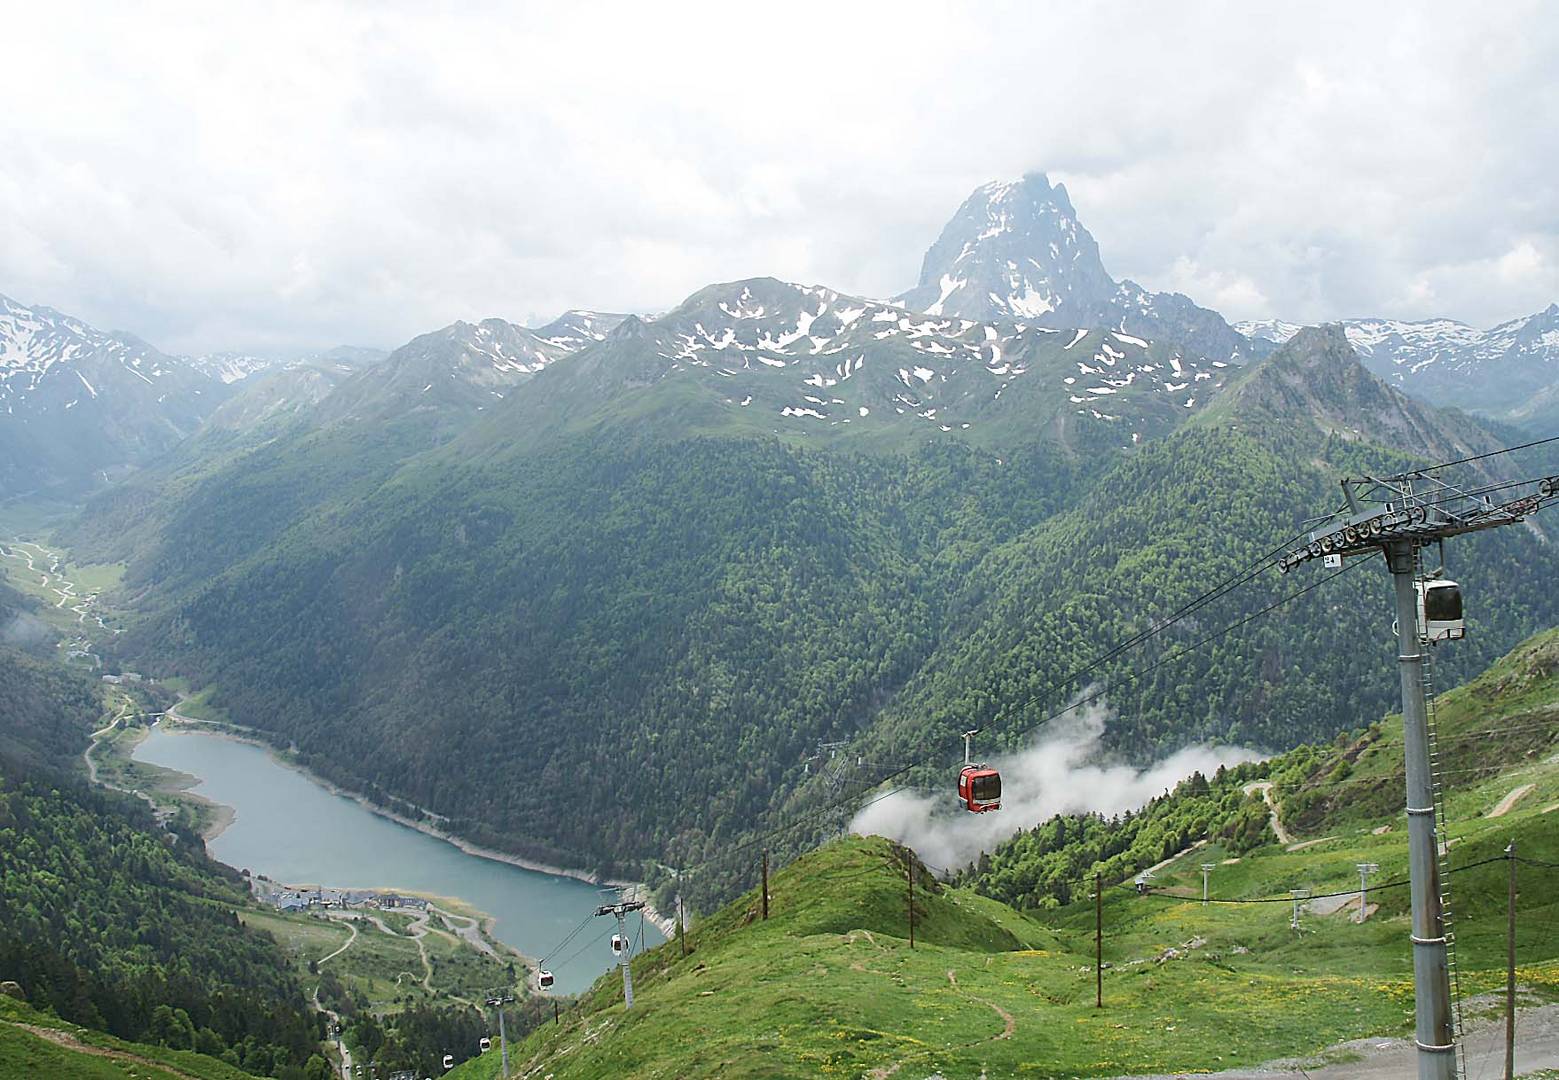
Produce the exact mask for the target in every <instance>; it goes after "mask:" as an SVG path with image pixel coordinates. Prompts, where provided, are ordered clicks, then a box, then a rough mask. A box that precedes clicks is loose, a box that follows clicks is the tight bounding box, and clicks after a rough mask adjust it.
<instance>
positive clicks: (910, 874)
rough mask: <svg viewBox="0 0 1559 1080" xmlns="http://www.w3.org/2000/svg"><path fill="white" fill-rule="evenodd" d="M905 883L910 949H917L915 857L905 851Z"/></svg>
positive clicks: (906, 849)
mask: <svg viewBox="0 0 1559 1080" xmlns="http://www.w3.org/2000/svg"><path fill="white" fill-rule="evenodd" d="M904 881H905V883H906V884H908V886H909V947H910V948H911V949H913V948H914V947H915V856H913V855H911V854H910V851H909V848H905V849H904Z"/></svg>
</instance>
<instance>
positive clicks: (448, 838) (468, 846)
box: [162, 702, 676, 940]
mask: <svg viewBox="0 0 1559 1080" xmlns="http://www.w3.org/2000/svg"><path fill="white" fill-rule="evenodd" d="M181 704H182V702H181ZM178 708H179V707H178V705H172V706H169V708H168V711H167V715H166V717H165V718H164V719H163V721H162V723H164V724H166V725H167V726H168V727H169V728H172V729H183V730H186V731H196V732H203V733H205V734H208V735H215V736H217V737H218V738H224V739H232V740H233V741H235V742H241V743H248V744H249V745H251V746H257V747H259V748H260V749H262V750H264V751H266V753H268V754H269V755H270V756H271V758H272V759H273V760H274V761H275V762H276V763H277V764H278V765H281V766H283V767H284V768H288V769H292V770H293V771H294V772H297V773H299V774H301V775H303V776H304V777H306V778H307V779H308V780H309V781H310V782H311V783H313V784H316V785H318V786H319V787H320V788H322V789H324V790H325V791H328V792H329V793H331V794H332V795H339V796H341V797H343V798H347V799H351V800H352V801H353V802H355V803H357V804H358V805H359V806H361V807H362V808H363V809H365V810H367V811H368V812H369V813H371V814H374V815H375V816H377V817H381V818H384V819H386V820H388V821H393V822H395V823H396V824H397V825H404V826H405V827H407V828H409V829H415V830H416V831H417V832H420V833H422V834H423V835H425V836H431V837H433V838H434V839H435V840H442V841H443V842H444V843H446V844H449V845H451V846H452V847H454V848H456V849H457V850H459V851H461V852H464V853H465V854H467V855H471V856H474V857H475V858H479V859H487V860H489V861H491V862H500V863H507V864H508V865H510V866H514V867H518V868H519V869H521V870H531V871H535V872H537V873H542V874H551V875H552V876H554V877H566V878H573V879H574V880H576V881H583V882H585V883H586V884H588V885H604V886H607V887H608V888H629V889H638V890H639V891H640V892H641V894H642V893H643V892H644V886H643V884H642V883H641V882H635V881H620V880H616V879H603V878H602V877H601V876H600V875H599V874H595V873H592V872H590V871H588V870H576V869H572V868H569V867H564V866H554V865H552V864H550V863H544V862H540V861H539V860H536V859H527V858H525V857H523V856H520V855H513V854H510V853H509V852H506V851H498V850H497V849H495V848H489V847H483V846H482V845H480V844H475V843H472V842H471V841H469V840H467V839H465V838H464V837H461V836H457V835H455V834H454V833H451V832H449V831H448V830H445V829H441V828H439V827H438V826H436V825H431V824H429V823H427V822H425V821H417V820H414V819H412V818H409V817H407V816H406V815H404V814H401V813H398V812H396V811H394V810H391V809H390V808H389V807H387V806H380V805H379V804H378V803H376V802H374V801H373V800H372V799H369V798H368V797H367V796H365V795H363V794H361V793H360V792H356V791H350V790H348V789H346V788H343V787H341V786H340V785H339V784H336V783H334V782H332V781H330V780H328V779H326V778H325V777H322V776H320V775H318V774H317V773H315V772H313V771H312V770H310V769H309V768H307V767H306V766H304V765H302V764H301V763H299V762H297V761H294V760H291V759H289V758H288V757H287V756H285V755H284V754H282V753H280V752H279V751H278V750H277V749H276V747H275V746H273V745H272V744H271V743H269V742H267V741H266V740H265V739H263V738H261V737H260V735H259V733H255V734H249V733H248V731H249V730H251V729H243V728H239V727H235V726H234V725H229V724H223V723H219V722H217V721H215V720H201V719H198V718H196V717H193V716H188V715H186V714H184V713H181V712H179V711H178ZM170 721H171V723H170ZM195 797H196V798H200V796H195ZM206 801H207V802H210V801H211V800H206ZM212 805H216V806H220V805H221V804H219V803H213V804H212ZM229 809H230V808H229ZM219 816H220V815H219ZM232 818H233V815H232V814H231V813H229V814H228V815H226V816H225V820H222V821H221V822H220V825H221V827H220V828H217V829H215V831H214V832H213V833H212V835H211V836H209V837H206V838H205V839H207V840H212V839H215V838H216V837H217V836H219V835H220V834H221V832H222V830H224V829H226V828H227V826H228V825H229V824H231V822H232ZM216 824H217V822H213V825H216ZM484 914H485V913H484ZM644 917H645V918H646V919H648V920H649V921H650V922H652V923H654V924H655V927H656V928H657V929H658V930H660V932H661V933H662V934H664V935H666V938H667V940H670V939H672V938H673V937H675V935H676V920H674V919H671V918H668V917H667V916H666V915H664V914H662V913H661V912H660V911H659V910H657V909H656V908H655V906H654V905H653V904H650V903H649V902H648V901H646V903H645V907H644Z"/></svg>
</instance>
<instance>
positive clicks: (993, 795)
mask: <svg viewBox="0 0 1559 1080" xmlns="http://www.w3.org/2000/svg"><path fill="white" fill-rule="evenodd" d="M1552 442H1559V436H1554V437H1552V438H1548V439H1541V440H1536V441H1534V442H1530V443H1525V444H1522V445H1520V446H1513V447H1508V448H1505V449H1502V450H1495V451H1490V452H1488V453H1485V454H1479V455H1475V456H1472V457H1467V458H1462V459H1458V460H1456V461H1451V462H1445V463H1443V464H1441V465H1436V466H1430V467H1428V468H1424V469H1420V470H1415V471H1413V472H1410V473H1403V474H1400V475H1397V476H1393V477H1388V478H1385V479H1376V478H1373V477H1365V478H1362V479H1357V480H1344V481H1343V490H1344V494H1345V495H1346V497H1347V504H1348V505H1347V506H1346V507H1345V508H1344V509H1343V510H1340V511H1338V512H1335V513H1333V514H1331V515H1329V516H1327V517H1325V518H1322V519H1319V520H1318V522H1315V523H1312V526H1311V527H1308V528H1307V529H1306V530H1304V531H1301V532H1300V533H1298V534H1296V535H1295V536H1292V537H1290V538H1289V539H1287V540H1285V541H1284V542H1283V543H1281V544H1279V545H1278V546H1276V547H1275V548H1273V549H1272V550H1270V551H1269V552H1267V553H1265V554H1263V555H1262V556H1260V557H1259V558H1257V559H1256V560H1254V561H1253V562H1251V563H1249V564H1247V565H1246V566H1245V567H1244V568H1242V569H1241V570H1239V571H1237V572H1236V573H1234V574H1232V575H1230V576H1229V577H1227V578H1225V579H1224V580H1223V581H1220V582H1219V583H1218V584H1216V585H1214V586H1213V587H1212V588H1210V589H1208V590H1207V591H1205V592H1203V593H1201V594H1199V595H1198V596H1196V597H1194V598H1193V599H1191V600H1189V601H1187V602H1186V603H1184V604H1182V605H1181V606H1180V607H1179V608H1177V609H1176V610H1174V611H1173V612H1171V613H1170V614H1169V615H1167V616H1165V617H1164V618H1162V619H1160V620H1157V621H1155V622H1154V623H1153V624H1152V625H1151V626H1150V627H1149V628H1147V629H1145V630H1142V631H1139V632H1137V633H1134V634H1132V635H1130V636H1128V637H1126V638H1124V639H1122V640H1120V641H1118V642H1117V643H1116V644H1114V645H1113V646H1111V647H1110V648H1108V649H1106V650H1104V651H1103V652H1101V653H1099V654H1098V655H1096V656H1094V657H1093V658H1092V659H1091V660H1089V661H1088V662H1086V663H1085V664H1083V665H1081V666H1080V667H1078V668H1076V669H1075V670H1073V671H1071V672H1068V673H1067V674H1066V675H1064V676H1063V677H1061V678H1060V679H1057V680H1054V681H1053V682H1051V683H1050V684H1049V685H1047V686H1045V687H1043V688H1041V689H1039V690H1036V691H1034V692H1033V693H1031V694H1030V695H1029V696H1028V697H1027V698H1026V699H1024V700H1022V701H1019V702H1017V703H1015V704H1013V705H1010V706H1008V707H1007V708H1006V709H1004V710H1003V711H1004V712H1005V713H1006V714H1007V715H1008V716H1014V715H1021V713H1022V712H1023V711H1024V710H1026V709H1027V708H1029V707H1030V706H1032V705H1035V704H1038V703H1039V702H1040V701H1041V700H1042V699H1044V698H1046V697H1054V696H1057V695H1059V694H1060V693H1062V692H1064V691H1066V690H1067V689H1068V688H1069V687H1072V686H1073V685H1075V684H1076V683H1078V682H1079V681H1080V680H1082V679H1084V678H1086V677H1088V676H1090V675H1093V674H1096V673H1098V672H1099V671H1100V669H1102V668H1103V667H1104V666H1105V665H1106V664H1108V663H1109V662H1110V661H1112V660H1114V659H1116V658H1117V657H1119V656H1120V655H1121V654H1122V653H1124V652H1126V651H1128V650H1130V649H1132V648H1135V647H1137V646H1139V645H1142V644H1144V643H1145V642H1147V641H1149V640H1151V639H1153V638H1155V637H1158V636H1159V635H1162V634H1163V633H1164V632H1165V631H1167V630H1169V629H1170V628H1171V627H1174V626H1176V625H1177V624H1179V623H1180V622H1182V621H1184V620H1186V619H1187V618H1189V617H1190V616H1192V615H1193V614H1195V613H1196V612H1198V611H1200V610H1201V609H1203V608H1205V607H1206V606H1207V605H1209V604H1211V603H1213V602H1214V601H1216V600H1218V599H1219V598H1221V597H1223V596H1226V595H1228V594H1229V593H1231V592H1233V591H1234V590H1236V589H1239V588H1240V587H1242V586H1244V585H1246V584H1248V583H1250V582H1251V581H1253V580H1255V579H1256V578H1257V577H1258V576H1260V575H1261V573H1262V572H1264V571H1265V570H1267V569H1268V568H1269V567H1273V566H1276V567H1277V569H1278V570H1279V572H1280V573H1283V574H1287V573H1289V572H1290V571H1291V570H1293V569H1294V568H1295V567H1297V566H1298V565H1300V564H1301V563H1304V562H1307V561H1309V560H1311V559H1315V558H1322V557H1328V558H1329V562H1330V564H1331V565H1332V566H1333V567H1334V568H1336V572H1335V573H1332V574H1328V575H1326V576H1325V577H1322V578H1319V579H1317V580H1315V581H1313V582H1311V583H1309V584H1308V585H1306V586H1304V587H1303V588H1300V589H1296V590H1294V591H1292V592H1290V593H1288V594H1286V595H1284V596H1282V597H1280V598H1278V599H1277V600H1274V601H1273V602H1271V603H1269V604H1267V605H1265V606H1264V607H1261V608H1259V609H1258V610H1256V611H1254V612H1252V613H1250V614H1247V615H1245V616H1243V617H1241V618H1239V619H1237V620H1235V621H1234V622H1232V623H1230V624H1229V625H1227V626H1225V627H1223V628H1222V629H1220V630H1217V631H1215V632H1213V633H1210V634H1207V635H1205V636H1203V637H1201V638H1199V639H1198V640H1197V641H1195V642H1193V643H1192V644H1190V645H1188V646H1185V647H1183V648H1181V649H1178V650H1176V651H1174V652H1173V653H1171V654H1169V655H1167V656H1164V657H1162V658H1160V659H1159V660H1157V661H1156V662H1154V663H1153V664H1150V665H1148V666H1146V667H1144V668H1140V669H1138V670H1135V671H1131V672H1127V673H1125V674H1124V675H1123V676H1121V678H1120V679H1119V680H1118V681H1119V682H1122V683H1127V684H1129V683H1132V682H1136V681H1138V680H1140V679H1141V678H1143V677H1144V676H1146V675H1148V674H1150V673H1152V672H1153V671H1156V670H1158V669H1159V668H1161V667H1163V666H1164V665H1166V664H1169V663H1173V662H1175V661H1176V660H1179V659H1181V658H1183V657H1185V656H1187V655H1188V654H1190V653H1192V652H1195V651H1197V650H1200V649H1201V648H1203V647H1205V646H1206V645H1208V644H1210V643H1212V642H1214V641H1216V640H1218V639H1220V638H1223V637H1225V636H1227V635H1228V634H1230V633H1232V632H1234V631H1235V630H1238V629H1240V628H1241V627H1243V626H1246V625H1248V624H1249V623H1251V622H1253V621H1255V620H1256V619H1259V618H1261V617H1263V616H1265V615H1267V614H1270V613H1271V612H1273V611H1276V610H1277V609H1278V608H1280V607H1283V606H1284V605H1286V604H1288V603H1291V602H1292V601H1294V600H1296V599H1298V598H1300V597H1302V596H1304V595H1306V594H1308V593H1310V592H1312V591H1314V590H1315V589H1317V588H1319V587H1321V586H1323V585H1325V584H1327V583H1328V582H1331V581H1333V580H1335V579H1336V578H1338V577H1340V576H1342V574H1344V573H1347V572H1348V571H1349V570H1351V569H1353V568H1354V567H1355V566H1357V565H1359V562H1358V561H1355V562H1353V563H1350V564H1345V565H1339V563H1340V557H1344V556H1354V555H1361V554H1371V553H1374V552H1376V551H1381V550H1384V549H1385V548H1386V547H1387V546H1388V545H1390V544H1393V543H1403V542H1409V543H1412V544H1415V545H1422V544H1424V543H1428V542H1429V541H1430V540H1432V539H1438V538H1442V537H1444V536H1447V535H1456V534H1459V533H1465V532H1473V531H1478V530H1481V529H1486V528H1492V527H1495V526H1498V525H1504V524H1511V523H1515V522H1519V521H1522V520H1524V519H1525V518H1526V517H1527V516H1528V515H1530V514H1532V513H1535V512H1536V511H1538V510H1540V509H1542V507H1543V506H1544V505H1545V503H1547V502H1549V501H1551V500H1552V499H1554V498H1555V497H1556V495H1559V476H1542V477H1537V478H1531V479H1526V480H1514V481H1504V482H1501V483H1494V484H1487V485H1483V486H1480V487H1472V488H1464V487H1459V486H1457V485H1454V484H1451V483H1448V482H1447V481H1445V480H1444V479H1443V478H1442V477H1440V476H1439V475H1437V473H1438V470H1441V469H1445V468H1448V467H1450V466H1453V465H1461V464H1467V463H1469V462H1473V461H1481V460H1486V459H1488V458H1491V457H1496V456H1499V455H1501V454H1507V453H1512V452H1514V451H1517V450H1524V449H1528V448H1530V447H1534V446H1540V445H1545V444H1547V443H1552ZM1518 489H1526V490H1525V491H1524V493H1522V494H1519V495H1517V496H1516V497H1514V498H1504V499H1503V500H1502V501H1500V502H1497V503H1496V502H1495V501H1494V497H1495V496H1496V495H1501V496H1503V495H1505V493H1508V492H1511V491H1515V490H1518ZM1382 494H1384V495H1385V496H1387V497H1386V498H1384V499H1380V498H1378V497H1379V496H1381V495H1382ZM1361 496H1364V497H1365V498H1364V499H1363V500H1361ZM1370 497H1376V498H1377V501H1374V502H1369V501H1368V499H1369V498H1370ZM1328 526H1330V527H1329V528H1328ZM1307 535H1308V539H1306V537H1307ZM1300 541H1303V543H1302V544H1300V546H1297V547H1296V546H1294V545H1296V543H1299V542H1300ZM1415 584H1416V587H1417V607H1418V615H1419V620H1418V621H1419V629H1420V635H1422V639H1423V640H1427V641H1441V640H1454V639H1457V638H1460V637H1462V636H1463V635H1464V634H1465V624H1464V622H1463V610H1462V607H1463V601H1462V596H1461V591H1460V588H1459V586H1458V585H1457V583H1456V582H1454V581H1452V580H1450V579H1448V578H1444V577H1438V576H1435V577H1421V578H1420V579H1419V580H1417V581H1416V582H1415ZM1104 692H1105V691H1104V690H1103V689H1102V688H1101V689H1099V690H1096V691H1093V692H1091V693H1088V694H1084V695H1081V696H1078V697H1077V698H1075V699H1074V700H1072V701H1071V702H1070V703H1068V704H1066V705H1065V706H1063V707H1060V708H1058V709H1055V710H1054V711H1052V712H1050V713H1049V714H1047V715H1046V716H1044V717H1042V718H1041V719H1040V720H1039V721H1037V722H1036V723H1034V724H1032V725H1030V726H1029V727H1028V728H1027V729H1026V730H1024V731H1022V732H1019V733H1018V734H1021V735H1027V736H1032V735H1033V734H1034V733H1036V732H1038V731H1039V730H1040V729H1041V728H1043V727H1045V726H1046V725H1048V724H1049V723H1050V722H1051V721H1053V720H1055V719H1057V718H1058V717H1061V716H1063V715H1065V714H1066V713H1068V712H1071V711H1073V710H1074V709H1077V708H1080V707H1081V706H1083V705H1085V704H1088V703H1091V702H1093V701H1096V700H1098V699H1099V698H1100V697H1101V696H1103V694H1104ZM986 730H987V728H974V729H971V730H969V731H965V732H963V733H962V738H963V740H964V760H963V764H962V766H961V767H960V769H959V772H958V776H957V786H956V794H957V799H958V802H959V804H960V805H961V806H962V807H963V808H964V810H965V811H967V812H970V813H989V812H992V811H996V810H999V809H1000V808H1001V797H1002V778H1001V774H1000V771H999V770H998V769H996V768H994V767H992V766H991V765H989V764H987V763H983V762H976V761H975V760H974V758H973V752H972V740H973V737H974V736H975V735H977V734H981V733H982V732H984V731H986ZM938 756H940V755H939V754H938V753H936V752H934V751H928V752H927V753H924V754H922V755H920V756H919V757H917V758H914V759H912V760H911V761H909V762H907V763H905V764H903V765H900V766H898V767H896V768H892V769H890V770H888V771H886V772H885V773H884V774H883V775H881V776H879V777H878V778H877V779H876V780H875V781H874V782H873V783H872V784H871V785H870V786H872V787H881V786H882V785H885V784H890V783H891V782H892V781H895V780H898V779H900V778H902V777H904V776H905V775H906V774H908V773H909V772H911V771H912V770H914V769H916V768H918V767H921V766H924V765H927V764H930V763H932V762H933V761H934V759H935V758H937V757H938ZM836 786H837V785H836ZM900 790H903V789H902V788H900V787H890V788H888V789H887V790H885V791H881V792H878V793H877V794H875V795H873V796H871V797H870V798H867V799H865V800H864V801H863V799H862V794H863V792H862V791H861V790H857V791H854V792H841V793H839V795H838V797H837V798H834V799H831V800H829V801H828V802H827V803H825V804H824V805H823V806H820V807H817V808H815V809H813V810H811V811H808V812H804V813H802V814H800V815H798V816H796V817H794V818H792V819H791V820H790V821H787V822H783V823H780V824H776V825H774V826H772V827H771V828H769V829H767V830H764V831H762V832H758V833H754V834H752V835H750V836H748V837H746V838H744V839H742V840H739V841H736V842H734V843H731V844H728V845H726V846H725V847H724V848H723V849H722V850H720V851H717V852H715V853H714V854H711V855H709V856H708V857H707V858H705V859H703V860H702V861H700V862H698V863H695V864H692V865H691V866H685V867H683V868H682V871H683V873H691V872H694V871H697V870H701V869H706V868H709V867H711V866H713V865H715V864H716V863H718V862H720V861H722V860H724V859H728V858H731V857H733V856H736V855H739V854H741V853H742V852H745V851H749V850H751V849H752V848H754V847H757V846H758V845H760V844H763V845H765V846H767V845H768V844H769V843H770V842H771V841H773V840H775V839H777V838H779V837H782V836H784V835H786V834H788V833H790V832H793V831H794V830H796V829H798V828H801V827H803V826H805V825H807V824H810V823H815V822H818V821H820V820H821V819H822V818H824V817H825V816H827V815H831V814H833V813H836V812H837V811H839V810H841V809H845V808H853V809H855V810H856V811H859V810H862V809H865V808H866V807H867V806H870V805H872V804H874V803H876V802H879V801H881V800H883V799H885V798H888V797H889V796H891V795H893V794H895V793H896V792H898V791H900ZM1491 861H1492V860H1491ZM1473 865H1483V864H1482V863H1478V864H1473ZM1471 868H1472V866H1467V867H1459V868H1457V869H1458V870H1460V869H1471ZM1378 887H1387V886H1378ZM1150 895H1167V894H1158V893H1150ZM1280 899H1283V900H1285V901H1286V899H1287V898H1280ZM1245 902H1278V900H1272V901H1245ZM590 918H591V917H590V916H587V917H586V919H585V920H584V922H583V923H581V924H580V925H579V926H577V927H575V929H574V930H573V931H572V932H570V934H569V935H568V936H567V937H565V938H564V939H563V941H562V942H560V943H559V944H558V945H557V946H556V947H555V948H554V949H552V950H551V951H550V952H549V953H548V954H547V955H546V956H544V957H543V958H542V959H541V961H540V964H539V965H538V966H539V968H541V970H540V971H539V972H538V982H539V983H540V985H542V987H543V988H544V989H545V988H548V987H550V986H551V985H552V984H553V981H554V980H553V975H552V972H551V971H550V970H546V962H547V960H549V959H550V958H552V957H554V956H556V955H557V954H558V953H559V952H561V950H562V949H563V948H565V947H566V946H567V945H568V943H569V942H570V941H572V940H573V939H574V937H575V936H577V935H578V933H579V932H580V931H581V930H582V929H583V928H584V925H585V924H587V923H588V922H589V921H590ZM599 940H600V939H599V938H597V939H596V941H599ZM592 944H594V942H592ZM629 949H630V945H629V944H628V943H627V942H626V941H623V942H619V941H617V940H616V935H614V941H613V951H614V953H615V954H617V955H619V956H622V954H623V953H625V952H626V951H629ZM575 955H577V954H575ZM569 959H570V960H572V959H573V956H570V957H569Z"/></svg>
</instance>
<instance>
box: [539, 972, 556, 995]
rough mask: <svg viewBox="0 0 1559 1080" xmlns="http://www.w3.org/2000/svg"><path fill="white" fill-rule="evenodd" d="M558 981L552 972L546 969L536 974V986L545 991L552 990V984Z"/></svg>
mask: <svg viewBox="0 0 1559 1080" xmlns="http://www.w3.org/2000/svg"><path fill="white" fill-rule="evenodd" d="M556 981H557V980H556V979H554V978H553V977H552V972H550V971H548V970H547V969H546V968H542V969H541V970H540V971H538V972H536V985H537V986H539V987H541V988H542V989H543V990H551V989H552V984H553V983H554V982H556Z"/></svg>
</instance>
